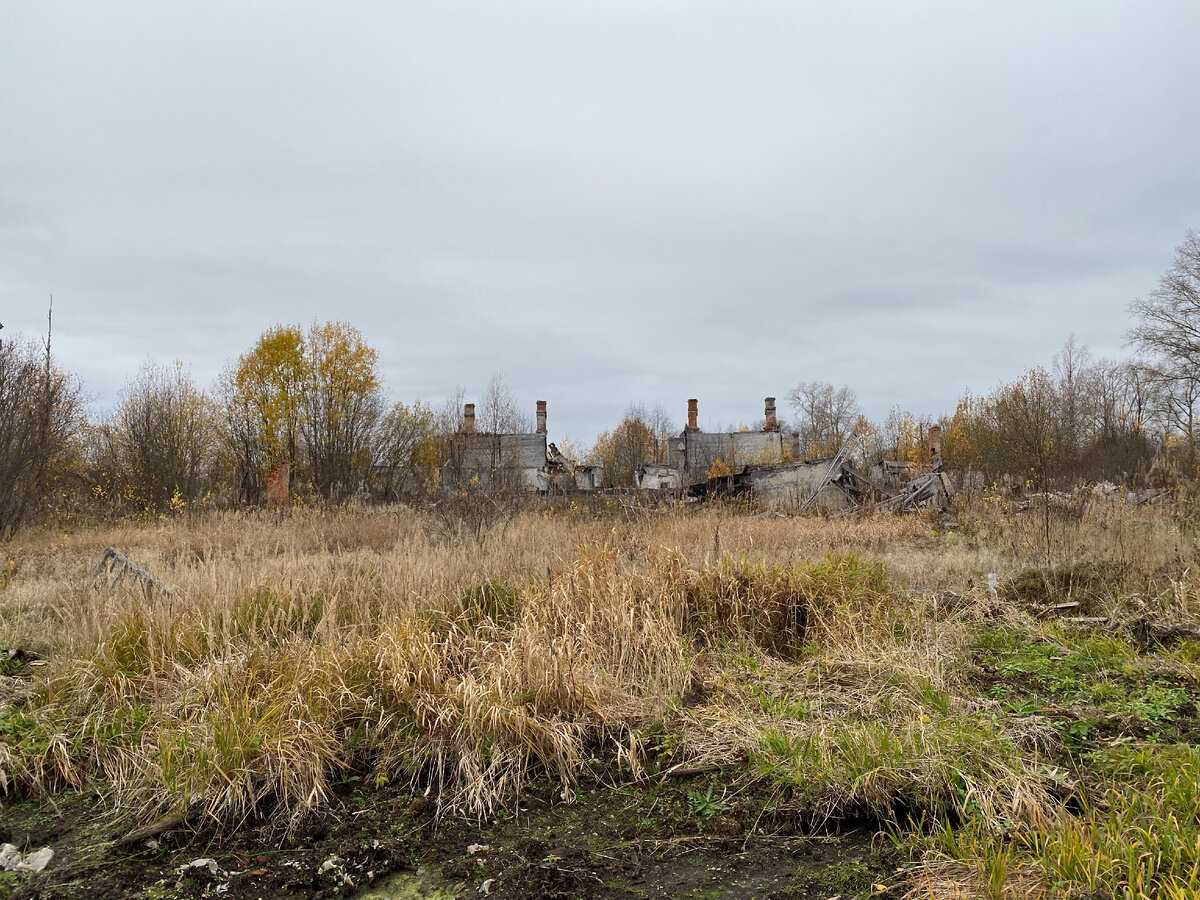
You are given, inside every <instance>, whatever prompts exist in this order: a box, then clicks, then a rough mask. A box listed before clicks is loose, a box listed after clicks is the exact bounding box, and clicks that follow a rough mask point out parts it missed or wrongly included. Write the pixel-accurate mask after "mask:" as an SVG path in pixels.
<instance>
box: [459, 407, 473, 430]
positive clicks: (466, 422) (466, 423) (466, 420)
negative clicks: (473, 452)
mask: <svg viewBox="0 0 1200 900" xmlns="http://www.w3.org/2000/svg"><path fill="white" fill-rule="evenodd" d="M462 431H463V434H474V433H475V404H474V403H468V404H466V405H465V406H464V407H463V420H462Z"/></svg>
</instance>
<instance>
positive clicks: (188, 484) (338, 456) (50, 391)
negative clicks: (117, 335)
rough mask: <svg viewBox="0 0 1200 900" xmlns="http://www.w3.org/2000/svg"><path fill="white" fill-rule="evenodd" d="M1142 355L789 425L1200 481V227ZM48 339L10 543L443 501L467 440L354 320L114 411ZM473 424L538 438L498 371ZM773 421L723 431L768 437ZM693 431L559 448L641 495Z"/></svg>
mask: <svg viewBox="0 0 1200 900" xmlns="http://www.w3.org/2000/svg"><path fill="white" fill-rule="evenodd" d="M1131 314H1132V317H1133V324H1132V327H1131V329H1130V331H1129V334H1128V339H1129V344H1130V346H1131V347H1132V348H1133V349H1134V350H1135V351H1136V355H1135V356H1133V357H1131V358H1129V359H1123V360H1107V359H1093V358H1092V357H1091V355H1090V353H1089V352H1088V350H1087V348H1086V347H1084V346H1082V345H1080V344H1079V343H1077V342H1076V341H1075V339H1074V338H1070V339H1068V341H1067V342H1066V344H1065V345H1064V347H1063V349H1062V351H1061V352H1060V353H1059V354H1057V356H1056V357H1055V358H1054V360H1053V361H1052V362H1051V364H1050V365H1049V366H1047V367H1035V368H1032V369H1030V370H1029V371H1027V372H1025V373H1024V374H1023V375H1022V376H1021V377H1019V378H1017V379H1015V380H1014V381H1012V382H1010V383H1006V384H1001V385H999V386H997V387H996V388H994V389H993V390H992V391H990V392H988V393H985V394H979V395H976V394H968V395H966V396H964V397H963V398H962V399H961V400H960V401H959V402H958V404H957V406H956V408H955V409H954V410H953V411H950V412H947V413H946V414H943V415H940V416H917V415H914V414H912V413H909V412H906V411H904V410H901V409H895V410H893V411H892V413H890V414H889V415H888V416H886V417H885V418H884V419H883V420H882V421H878V422H871V421H870V420H868V418H867V417H866V416H865V415H863V412H862V409H861V407H860V405H859V403H858V398H857V396H856V395H855V392H854V391H853V390H852V389H851V388H850V387H847V386H835V385H832V384H829V383H827V382H822V381H804V382H800V383H799V384H797V385H796V387H795V388H794V389H793V390H792V391H791V392H790V394H789V396H788V398H787V402H788V405H789V407H790V409H791V413H792V417H791V418H790V419H788V420H781V421H780V423H779V424H780V427H781V429H783V430H784V431H789V432H791V431H794V432H797V433H798V434H799V436H800V441H799V443H800V447H801V453H802V454H803V455H804V456H805V457H806V458H820V457H824V456H830V455H833V454H834V453H836V452H837V451H838V450H839V449H840V448H842V447H844V446H846V447H849V448H850V449H851V451H852V452H853V453H854V454H855V456H856V457H857V458H858V459H859V460H860V461H861V462H863V463H865V464H869V463H871V462H874V461H877V460H880V459H885V458H886V459H899V460H905V461H909V462H914V463H927V462H929V460H928V458H927V454H928V450H927V436H928V433H929V429H930V428H931V427H932V426H934V425H938V426H939V427H940V428H941V430H942V436H943V437H942V446H943V462H944V464H945V465H946V466H947V467H948V468H951V469H957V470H962V471H971V472H977V473H979V474H980V475H981V476H983V477H985V478H987V479H990V480H997V479H1002V478H1009V479H1015V480H1017V481H1019V482H1032V483H1036V484H1039V485H1050V484H1056V483H1057V484H1061V483H1067V482H1070V481H1073V480H1077V479H1093V480H1095V479H1109V480H1127V481H1131V480H1136V479H1153V478H1160V479H1165V478H1172V477H1191V476H1194V475H1195V473H1196V470H1197V463H1198V460H1197V437H1198V435H1197V431H1198V429H1200V418H1198V413H1200V409H1198V405H1200V236H1198V235H1196V234H1191V233H1190V234H1188V235H1187V237H1186V238H1185V240H1184V241H1183V243H1181V244H1180V245H1179V247H1178V248H1177V250H1176V254H1175V259H1174V262H1173V264H1172V265H1171V267H1170V268H1169V269H1168V271H1167V272H1166V273H1164V275H1163V276H1162V279H1161V280H1160V282H1159V284H1158V286H1157V287H1156V288H1155V290H1153V291H1152V292H1151V293H1149V294H1148V295H1146V296H1145V297H1142V298H1139V299H1138V300H1136V301H1135V302H1134V303H1133V304H1132V305H1131ZM50 338H51V333H50V330H49V328H48V330H47V335H46V338H45V339H44V341H42V342H41V343H35V342H32V341H28V340H21V339H3V340H0V537H8V536H10V535H11V534H12V533H13V532H14V531H15V530H16V529H18V528H19V527H21V526H22V525H24V524H27V523H28V522H30V521H32V520H33V519H35V518H37V517H38V516H39V515H43V514H47V513H49V514H58V515H60V516H69V515H71V514H73V511H77V510H79V509H82V508H88V509H92V510H95V509H97V508H99V509H102V510H106V511H111V512H115V513H125V512H131V511H148V512H159V511H169V510H182V509H186V508H188V507H189V506H191V505H194V504H196V503H201V502H207V503H211V504H215V505H219V504H258V503H261V502H263V500H264V497H265V492H266V483H267V478H268V476H269V475H270V474H271V473H273V472H276V473H277V472H281V471H286V472H287V476H288V483H289V485H290V487H291V489H292V491H293V493H294V495H295V496H296V497H298V498H301V499H304V498H308V499H311V500H312V501H322V502H334V503H336V502H343V501H345V500H347V499H349V498H351V497H356V496H360V497H368V498H371V499H374V500H377V501H385V502H386V501H394V500H397V499H400V498H402V497H406V496H414V495H417V496H420V495H429V494H431V493H435V492H437V491H438V490H439V488H440V476H441V473H442V471H443V469H444V467H445V465H446V463H447V460H448V459H449V455H450V453H451V450H452V441H451V439H450V435H452V434H453V433H455V432H457V431H458V430H460V428H461V425H462V407H463V402H462V401H463V399H464V394H463V391H462V390H461V389H460V390H459V391H458V392H457V393H456V394H455V395H453V396H451V397H450V398H448V399H447V400H446V402H445V403H444V404H443V405H442V406H440V407H437V408H434V407H431V406H429V405H427V404H425V403H423V402H420V401H417V402H413V403H404V402H391V403H388V402H387V401H386V400H385V396H384V392H383V387H382V383H381V377H380V372H379V362H378V355H377V353H376V351H375V350H374V348H372V347H371V346H370V345H369V344H368V343H367V342H366V340H365V339H364V337H363V335H362V334H361V333H360V332H359V331H358V330H357V329H355V328H354V327H353V326H351V325H348V324H346V323H343V322H326V323H318V324H314V325H312V326H311V327H309V328H308V329H307V330H305V329H302V328H300V327H298V326H292V325H280V326H276V327H273V328H269V329H268V330H267V331H265V332H264V333H263V334H262V335H261V336H260V337H259V339H258V340H257V341H256V342H255V344H254V345H253V346H252V347H251V348H249V349H248V350H247V351H246V352H245V353H244V354H242V355H241V356H239V357H238V358H237V359H236V360H235V361H234V362H233V363H231V364H230V366H229V367H228V368H227V369H226V370H225V371H224V373H223V374H222V375H221V377H220V379H219V380H218V383H217V385H216V386H215V387H214V388H213V389H212V390H211V391H206V390H204V389H202V388H201V387H200V386H198V385H197V384H196V383H195V382H194V381H193V379H192V378H191V376H190V375H189V374H188V372H187V370H186V369H184V368H183V367H182V366H181V365H179V364H175V365H168V366H164V365H160V364H156V363H147V364H146V365H145V366H144V367H143V368H142V370H141V371H140V372H139V373H138V374H137V375H136V376H135V377H134V378H133V379H132V380H131V382H130V383H129V384H128V385H127V386H126V388H125V390H124V392H123V394H122V397H121V400H120V402H119V404H118V405H117V408H116V409H115V411H114V412H113V413H112V414H111V415H110V416H107V417H105V418H103V419H102V420H99V421H90V420H89V419H88V417H87V416H86V415H85V414H84V406H83V402H82V396H81V391H80V386H79V384H78V382H77V380H76V379H75V378H73V377H72V376H71V375H70V373H67V372H65V371H63V370H62V369H61V368H60V367H59V366H58V365H57V364H56V363H55V361H54V358H53V354H52V352H51V340H50ZM476 408H477V421H478V428H479V430H481V431H491V432H518V431H530V430H532V423H531V421H530V417H529V415H528V414H527V413H526V412H523V411H522V410H521V409H520V408H519V407H518V404H517V403H516V402H515V400H514V398H513V394H512V391H511V390H510V389H509V387H508V385H507V384H506V383H505V382H504V380H503V378H502V377H500V376H496V377H494V378H493V379H492V381H491V382H490V383H489V385H488V386H487V388H486V389H485V391H484V392H483V395H482V397H481V398H480V399H479V402H477V404H476ZM762 425H763V423H762V422H761V421H757V422H748V423H743V424H740V425H728V426H725V427H724V428H721V429H713V430H730V431H732V430H738V429H739V428H744V429H758V428H761V427H762ZM679 430H680V429H679V426H678V425H677V424H676V423H675V422H674V421H673V420H672V418H671V416H670V415H669V414H668V413H667V412H666V411H665V410H664V409H663V408H662V407H661V406H658V407H654V408H649V407H646V406H644V405H640V404H635V405H633V406H631V407H630V408H629V409H628V411H627V412H626V414H625V415H624V416H623V418H622V420H621V421H620V422H619V423H617V424H616V425H615V426H614V427H613V428H612V429H610V430H608V431H605V432H603V433H602V434H601V435H600V436H599V437H598V439H597V440H596V442H595V444H594V445H593V446H592V447H591V448H579V447H573V446H571V445H570V444H569V443H568V442H560V448H561V449H564V450H566V452H567V454H568V455H569V456H572V457H574V458H576V459H578V460H580V461H584V460H587V461H590V462H595V463H599V464H601V465H602V466H603V469H604V472H605V481H606V484H608V485H610V486H617V487H626V486H629V485H630V484H632V482H633V473H634V472H635V471H636V469H637V467H638V466H639V465H642V464H644V463H649V462H666V461H667V457H668V445H669V441H670V439H671V438H672V437H673V436H675V435H677V434H678V433H679Z"/></svg>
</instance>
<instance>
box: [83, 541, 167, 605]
mask: <svg viewBox="0 0 1200 900" xmlns="http://www.w3.org/2000/svg"><path fill="white" fill-rule="evenodd" d="M126 576H128V577H129V578H131V579H133V580H134V581H137V582H138V583H139V584H140V585H141V586H142V589H143V590H144V591H147V592H150V591H152V590H153V591H158V592H159V593H160V594H162V595H163V596H165V597H174V596H175V591H174V590H172V589H171V588H170V587H168V586H167V585H165V584H163V582H161V581H160V580H159V579H158V578H156V577H155V576H153V575H151V574H150V573H149V572H147V571H146V570H145V569H144V568H142V567H141V566H139V565H138V564H137V563H135V562H134V561H133V560H132V559H130V558H129V557H128V556H126V555H125V554H124V553H122V552H121V551H120V550H118V549H117V548H116V547H106V548H105V549H104V552H103V553H101V554H100V559H99V561H98V562H97V563H96V581H97V582H99V581H101V580H103V581H104V582H105V583H106V584H107V586H108V587H110V588H112V587H116V586H117V585H118V584H120V583H121V581H123V580H124V579H125V578H126Z"/></svg>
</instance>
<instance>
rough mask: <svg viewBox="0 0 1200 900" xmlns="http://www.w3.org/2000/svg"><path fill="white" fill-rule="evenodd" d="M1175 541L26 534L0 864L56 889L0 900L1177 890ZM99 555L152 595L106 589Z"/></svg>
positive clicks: (1165, 507)
mask: <svg viewBox="0 0 1200 900" xmlns="http://www.w3.org/2000/svg"><path fill="white" fill-rule="evenodd" d="M1195 521H1196V519H1195V515H1194V511H1193V510H1192V509H1191V508H1190V507H1185V506H1183V505H1179V504H1175V505H1172V504H1160V505H1154V506H1141V507H1139V506H1130V505H1126V504H1124V503H1121V502H1117V501H1107V500H1096V499H1093V498H1091V497H1090V496H1089V495H1080V496H1079V497H1078V498H1076V499H1074V500H1070V501H1068V500H1061V499H1060V500H1057V501H1056V502H1055V503H1054V504H1053V505H1052V506H1049V507H1045V506H1040V505H1039V504H1038V503H1037V502H1035V503H1033V504H1032V505H1031V506H1030V507H1029V508H1027V509H1024V510H1019V509H1017V508H1016V507H1014V506H1012V505H1011V504H1009V503H1007V502H1005V501H1001V500H999V499H995V498H992V499H985V500H979V501H977V502H975V503H974V504H973V505H969V506H967V507H966V508H962V509H959V510H958V511H957V512H956V514H955V518H954V521H947V520H942V521H939V520H937V519H936V518H933V517H930V516H924V515H908V516H891V515H887V516H885V515H876V516H864V517H860V518H842V519H824V518H816V517H813V518H784V517H780V516H776V515H763V514H755V513H752V512H750V511H747V510H745V509H739V508H722V507H719V506H704V507H699V508H687V509H668V510H629V509H624V508H621V507H616V508H607V507H605V506H604V505H603V502H602V501H601V502H598V503H596V504H584V505H554V506H545V507H541V506H534V507H529V508H525V509H523V510H521V511H518V512H514V513H511V514H509V513H505V514H500V513H496V514H493V515H488V516H483V517H482V518H480V517H478V516H473V514H472V513H471V512H470V511H469V510H466V509H464V510H460V511H458V512H448V511H445V510H443V511H433V512H430V511H420V510H414V509H409V508H406V507H392V508H374V509H357V510H353V509H351V510H342V511H337V512H332V511H298V512H296V513H294V514H293V515H291V516H290V517H288V518H285V519H276V518H272V517H270V516H268V515H266V514H250V513H247V514H234V513H224V514H212V515H211V516H203V517H202V516H196V517H190V518H189V517H187V516H183V517H179V518H174V519H156V520H151V521H144V522H130V523H127V524H120V525H112V526H108V527H104V528H90V529H84V530H79V531H75V532H72V533H61V532H49V531H43V532H29V533H26V534H23V535H21V536H20V537H19V538H18V539H16V540H15V541H13V542H11V543H9V544H7V545H3V546H2V547H0V648H7V649H8V650H11V651H19V652H17V653H15V654H6V656H5V657H4V658H3V659H0V666H3V667H4V668H3V669H2V670H0V671H2V673H3V674H2V675H0V791H2V793H3V799H2V800H0V804H2V805H0V840H4V841H10V842H12V843H14V844H17V845H19V846H22V845H24V846H22V849H24V847H25V846H33V845H40V844H41V843H43V842H44V843H47V844H49V845H50V846H52V847H54V848H55V849H56V858H55V860H54V861H53V862H52V864H51V865H50V866H49V867H48V868H47V869H46V871H44V872H42V873H40V874H36V875H26V874H19V873H9V874H0V897H2V896H6V894H11V895H13V896H41V897H58V896H84V895H87V896H131V897H157V898H166V897H176V896H179V897H185V896H205V895H210V896H212V895H216V894H217V892H218V891H219V892H220V895H223V896H230V897H267V896H334V895H338V894H353V893H354V892H355V891H363V890H366V891H374V893H368V894H363V896H377V897H385V896H394V897H400V896H412V897H420V896H431V897H433V896H437V897H450V896H478V895H479V893H478V892H480V891H482V892H484V893H489V894H491V895H493V896H512V897H521V896H564V897H567V896H571V897H574V896H597V897H608V896H614V897H615V896H706V897H707V896H712V897H716V896H773V897H810V896H812V897H817V896H822V897H828V896H834V895H841V896H847V897H848V896H872V895H886V896H895V897H950V896H985V897H1006V896H1021V897H1025V896H1030V897H1038V896H1079V897H1093V896H1131V897H1192V896H1196V895H1197V892H1200V819H1198V816H1200V780H1198V779H1200V750H1198V749H1197V745H1196V742H1197V741H1198V740H1200V709H1198V707H1197V698H1198V697H1200V574H1198V573H1196V572H1194V571H1193V570H1194V568H1195V561H1196V559H1197V553H1196V543H1197V535H1196V531H1195V528H1194V522H1195ZM110 545H111V546H114V547H117V548H119V549H120V550H121V551H123V552H124V553H127V554H128V556H129V557H130V558H131V559H133V560H136V561H137V562H138V563H139V564H141V565H142V566H144V567H145V568H146V569H147V570H148V571H149V572H151V573H153V574H154V575H155V576H156V577H157V578H158V579H160V580H161V582H162V583H163V584H164V585H166V586H168V587H169V590H167V591H164V590H159V589H156V588H153V587H150V588H147V587H145V586H144V585H143V584H142V583H141V582H139V581H138V580H136V579H134V578H131V577H126V578H123V579H121V580H119V581H116V582H115V583H114V582H113V580H112V579H111V578H105V577H99V578H98V577H97V576H96V561H97V559H98V557H99V555H100V552H101V551H102V550H103V549H104V548H105V547H107V546H110ZM620 810H624V811H626V813H627V814H626V815H624V816H621V815H618V814H617V812H618V811H620ZM147 826H150V828H149V830H148V831H143V832H140V835H141V836H144V839H142V837H141V836H139V829H143V828H146V827H147ZM151 832H155V833H153V834H152V833H151ZM158 832H161V833H158ZM130 835H133V838H132V839H130ZM372 842H373V843H372ZM468 842H469V843H470V844H471V845H472V846H473V847H480V846H482V847H483V848H484V849H483V850H478V849H477V850H475V852H472V853H468V852H467V850H466V849H464V848H465V847H466V846H467V843H468ZM289 853H290V854H293V855H292V856H288V855H287V854H289ZM755 853H757V854H759V855H758V856H755V855H754V854H755ZM739 854H741V856H739ZM196 858H206V859H207V858H211V859H213V860H215V862H214V867H213V868H209V867H206V866H197V867H193V868H192V869H186V868H183V869H181V866H184V865H185V864H186V863H187V862H188V861H190V860H194V859H196ZM631 859H633V860H636V865H634V864H632V863H631V862H630V860H631ZM737 859H743V860H744V861H745V865H743V866H742V868H741V869H738V868H737ZM464 860H465V861H464ZM698 860H699V861H704V862H705V865H707V867H708V874H706V875H704V877H701V875H700V874H698V873H697V872H695V871H693V872H690V873H687V872H685V871H684V870H685V869H686V867H688V866H693V868H694V867H695V864H696V861H698ZM766 860H769V864H768V862H766ZM814 860H816V861H815V862H814ZM722 866H723V867H724V868H722ZM181 872H182V874H181ZM397 873H398V874H397ZM406 873H408V874H406ZM747 878H758V879H760V880H759V881H746V879H747ZM768 878H769V880H768ZM397 879H399V880H397ZM672 879H674V880H672ZM739 879H740V880H739Z"/></svg>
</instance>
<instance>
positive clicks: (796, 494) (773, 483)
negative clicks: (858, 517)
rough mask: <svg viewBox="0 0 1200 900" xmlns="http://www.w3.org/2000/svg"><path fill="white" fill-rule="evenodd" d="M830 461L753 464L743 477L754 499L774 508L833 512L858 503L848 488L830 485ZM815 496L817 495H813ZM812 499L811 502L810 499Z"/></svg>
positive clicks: (834, 474)
mask: <svg viewBox="0 0 1200 900" xmlns="http://www.w3.org/2000/svg"><path fill="white" fill-rule="evenodd" d="M829 462H830V461H829V460H818V461H816V462H799V463H788V464H786V465H777V466H753V467H751V468H749V469H747V470H746V473H745V475H744V476H743V478H744V480H745V481H746V483H747V484H748V485H749V487H750V491H751V494H752V496H753V497H754V499H755V501H756V502H758V503H760V504H761V505H763V506H766V507H769V508H771V509H793V510H798V509H800V508H801V507H804V506H805V505H806V504H808V507H807V508H808V509H818V510H825V511H828V512H834V511H837V510H843V509H849V508H851V507H852V506H854V505H855V501H854V500H852V499H851V498H850V497H849V496H848V495H847V494H846V492H845V491H843V490H842V489H841V488H840V487H838V486H837V485H836V484H830V483H829V482H828V479H829V478H830V476H832V477H833V478H835V479H836V478H837V477H838V475H839V474H840V473H839V472H837V471H834V472H830V469H829ZM814 494H815V495H816V496H815V497H814V496H813V495H814ZM810 500H811V502H810Z"/></svg>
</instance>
